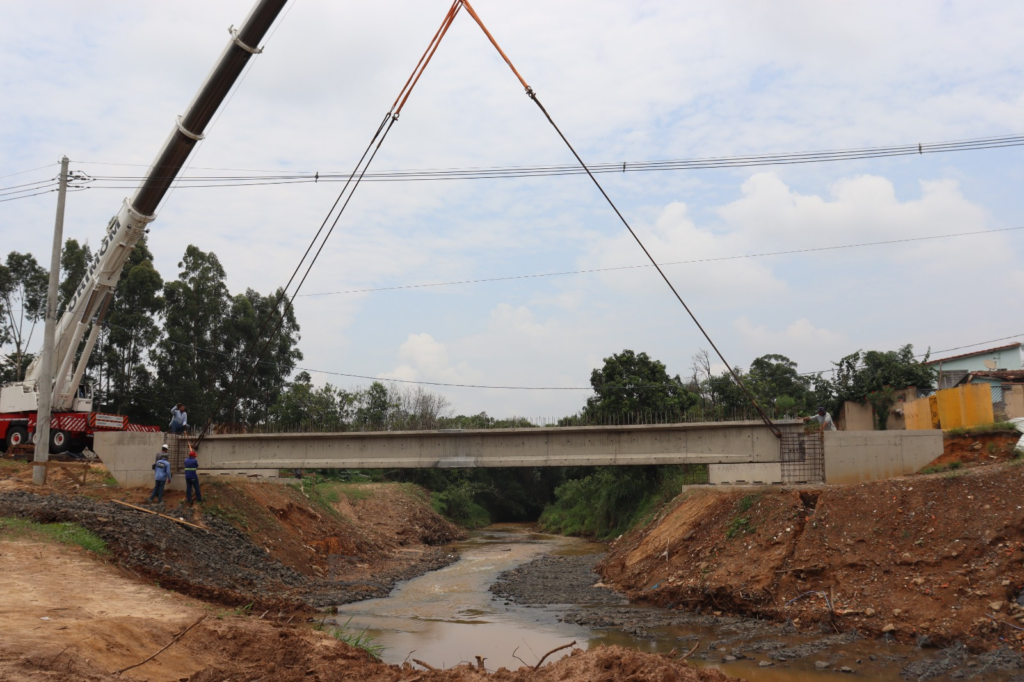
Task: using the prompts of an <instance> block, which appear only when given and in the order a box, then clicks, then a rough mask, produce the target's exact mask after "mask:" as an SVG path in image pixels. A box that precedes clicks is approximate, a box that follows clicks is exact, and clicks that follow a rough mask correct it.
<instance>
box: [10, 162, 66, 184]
mask: <svg viewBox="0 0 1024 682" xmlns="http://www.w3.org/2000/svg"><path fill="white" fill-rule="evenodd" d="M59 165H60V161H54V162H53V163H46V164H43V165H42V166H36V167H35V168H29V169H27V170H22V171H15V172H14V173H8V174H7V175H0V180H3V179H4V178H12V177H14V176H15V175H24V174H25V173H32V172H34V171H37V170H42V169H44V168H50V167H51V166H59Z"/></svg>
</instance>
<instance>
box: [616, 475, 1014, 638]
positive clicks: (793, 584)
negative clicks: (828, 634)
mask: <svg viewBox="0 0 1024 682" xmlns="http://www.w3.org/2000/svg"><path fill="white" fill-rule="evenodd" d="M1022 541H1024V467H1022V466H1017V465H1015V464H1001V465H994V466H991V467H977V468H972V469H969V470H963V471H957V472H954V473H947V474H936V475H930V476H913V477H907V478H903V479H894V480H890V481H881V482H875V483H867V484H862V485H856V486H823V487H819V488H813V489H804V490H799V489H792V488H789V489H782V490H779V491H777V492H769V493H765V494H754V495H744V494H742V493H716V492H713V491H706V492H705V491H700V492H690V493H687V494H686V495H683V496H680V497H679V498H677V499H676V500H675V501H674V502H673V503H672V504H670V505H668V506H667V507H666V508H665V509H664V510H663V511H662V512H661V513H660V514H659V516H658V518H656V519H655V520H654V521H653V522H651V523H650V524H649V525H647V526H646V527H645V528H642V529H639V530H637V531H634V532H633V533H631V534H628V535H626V536H624V537H622V538H620V539H619V540H618V541H617V542H616V543H614V544H613V546H612V549H611V551H610V553H609V556H608V558H607V559H606V560H605V561H604V563H603V564H602V565H601V566H599V567H598V570H599V571H600V573H601V574H602V576H603V578H604V580H605V582H607V583H609V584H611V585H612V586H614V587H616V588H617V589H620V590H623V591H626V592H627V593H628V594H629V595H630V597H631V598H632V599H634V600H637V601H642V602H648V603H652V604H657V605H660V606H666V607H675V608H683V607H686V608H704V609H711V610H715V611H722V612H732V613H740V614H749V615H760V616H767V617H771V618H775V619H778V620H786V619H792V620H793V621H794V622H796V623H798V624H800V625H808V624H812V623H815V624H817V623H832V624H834V626H835V628H836V629H837V630H849V629H851V628H856V629H857V630H859V631H861V632H866V633H873V634H887V635H890V636H892V637H895V638H896V639H898V640H899V641H902V642H911V643H916V642H918V641H924V640H920V639H919V637H927V638H928V639H929V640H930V641H931V642H932V643H933V644H936V645H945V644H948V643H951V642H953V641H957V640H959V641H965V642H967V643H968V644H969V645H970V646H971V647H972V648H974V649H975V650H980V649H988V648H990V647H992V646H995V645H997V644H998V643H999V641H1000V638H1004V639H1005V640H1006V641H1020V640H1021V637H1020V635H1021V632H1020V631H1018V630H1014V629H1013V628H1011V627H1010V626H1009V625H1007V624H1005V623H1012V624H1013V625H1017V626H1019V625H1020V623H1018V622H1017V621H1018V620H1021V621H1024V615H1021V614H1022V613H1024V611H1022V610H1021V609H1020V608H1019V607H1018V606H1017V605H1016V603H1015V602H1014V599H1015V597H1016V596H1017V595H1018V594H1019V593H1020V591H1021V588H1022V587H1024V568H1022V563H1024V542H1022ZM808 593H812V594H808ZM828 627H831V625H829V626H828Z"/></svg>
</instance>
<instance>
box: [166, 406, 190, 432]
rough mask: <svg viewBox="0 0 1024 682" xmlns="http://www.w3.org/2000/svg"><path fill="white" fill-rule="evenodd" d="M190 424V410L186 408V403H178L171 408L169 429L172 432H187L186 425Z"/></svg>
mask: <svg viewBox="0 0 1024 682" xmlns="http://www.w3.org/2000/svg"><path fill="white" fill-rule="evenodd" d="M187 426H188V411H187V410H186V409H185V405H184V403H178V404H177V405H175V406H174V407H172V408H171V424H170V426H169V427H168V431H170V432H171V433H185V427H187Z"/></svg>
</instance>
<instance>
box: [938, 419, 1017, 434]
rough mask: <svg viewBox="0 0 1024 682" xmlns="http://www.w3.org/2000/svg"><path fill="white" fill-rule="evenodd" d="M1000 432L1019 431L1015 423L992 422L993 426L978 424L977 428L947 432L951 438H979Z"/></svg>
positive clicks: (967, 427)
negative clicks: (980, 435)
mask: <svg viewBox="0 0 1024 682" xmlns="http://www.w3.org/2000/svg"><path fill="white" fill-rule="evenodd" d="M999 431H1014V432H1016V431H1017V427H1016V426H1014V425H1013V422H992V423H991V424H978V425H977V426H965V427H962V428H959V429H949V430H947V431H946V433H947V434H949V435H950V436H977V435H979V434H983V433H997V432H999Z"/></svg>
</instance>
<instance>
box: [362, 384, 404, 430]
mask: <svg viewBox="0 0 1024 682" xmlns="http://www.w3.org/2000/svg"><path fill="white" fill-rule="evenodd" d="M359 402H360V405H359V407H358V408H356V417H355V426H356V428H357V429H358V430H360V431H384V430H386V429H387V425H388V418H389V416H390V415H391V412H392V410H394V409H395V408H396V407H397V406H398V403H397V402H395V400H394V398H393V397H392V396H391V394H390V391H389V390H388V387H387V386H385V385H384V384H382V383H381V382H379V381H374V382H373V383H372V384H370V387H369V388H368V389H366V390H365V391H363V392H361V394H360V397H359Z"/></svg>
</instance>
